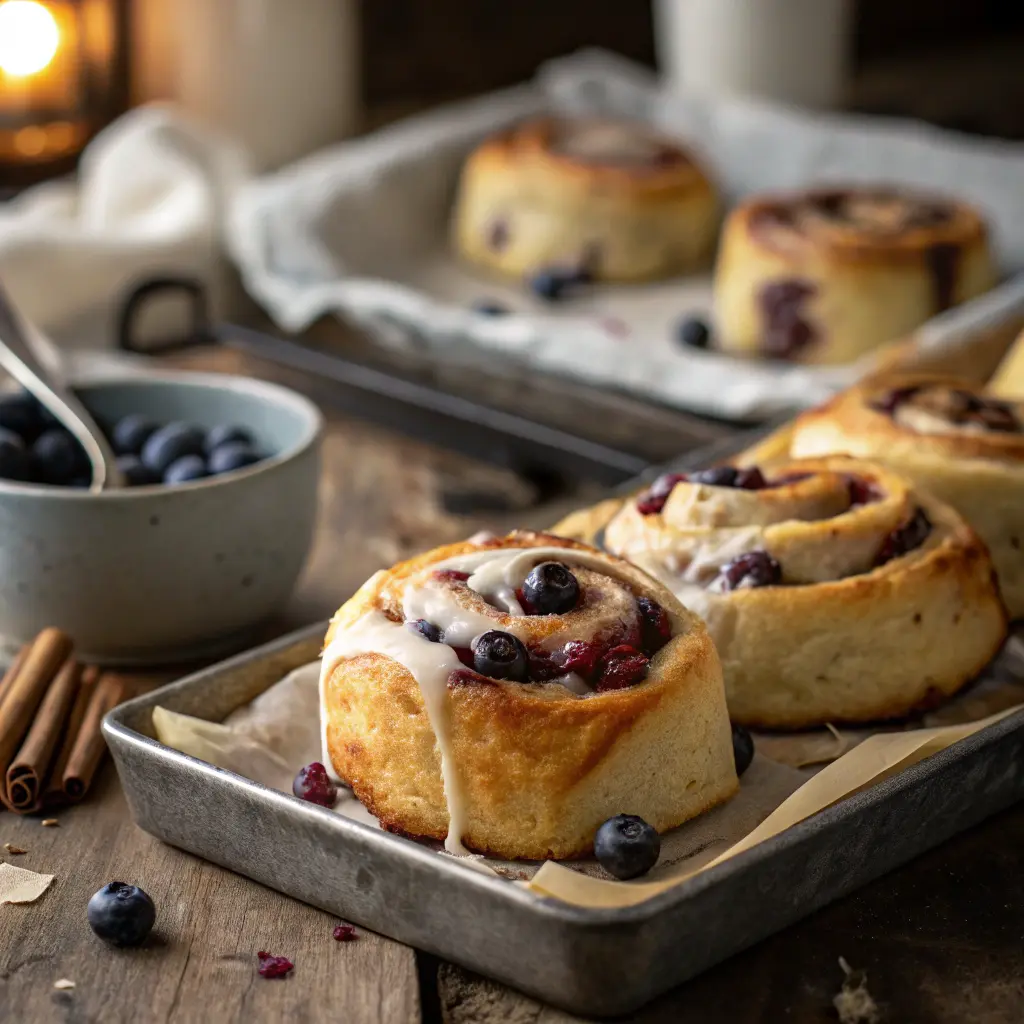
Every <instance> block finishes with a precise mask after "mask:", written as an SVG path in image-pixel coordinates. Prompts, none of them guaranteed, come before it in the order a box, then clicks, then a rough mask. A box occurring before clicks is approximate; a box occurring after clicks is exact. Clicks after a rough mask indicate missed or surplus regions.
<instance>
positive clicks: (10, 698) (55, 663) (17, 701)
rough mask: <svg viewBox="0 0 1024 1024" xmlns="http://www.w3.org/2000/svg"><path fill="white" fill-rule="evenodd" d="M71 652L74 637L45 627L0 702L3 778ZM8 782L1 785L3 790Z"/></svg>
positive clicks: (1, 775)
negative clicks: (54, 678)
mask: <svg viewBox="0 0 1024 1024" xmlns="http://www.w3.org/2000/svg"><path fill="white" fill-rule="evenodd" d="M70 653H71V640H70V639H68V637H67V636H66V635H65V634H64V633H62V632H61V631H60V630H59V629H52V628H51V629H44V630H43V631H42V632H41V633H40V634H39V636H37V637H36V638H35V640H33V641H32V644H31V646H30V647H29V649H28V651H27V653H26V654H25V658H24V660H23V661H22V663H21V665H20V667H19V669H18V671H17V673H16V674H15V675H14V676H13V677H12V679H11V681H10V682H9V683H8V684H7V685H6V686H5V693H4V696H3V702H2V703H0V778H6V776H7V768H8V766H9V765H10V762H11V757H12V755H13V754H14V752H15V751H16V750H17V749H18V748H19V746H20V745H21V741H22V739H23V738H24V736H25V733H26V732H27V731H28V728H29V725H30V724H31V722H32V716H33V715H34V714H35V713H36V709H37V708H38V707H39V705H40V703H41V702H42V700H43V697H44V696H45V694H46V690H47V688H48V687H49V685H50V683H51V682H52V680H53V677H54V676H55V675H56V674H57V671H58V669H60V667H61V665H63V664H64V662H65V661H66V660H67V658H68V655H69V654H70ZM2 790H6V786H3V787H0V791H2Z"/></svg>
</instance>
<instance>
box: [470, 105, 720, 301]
mask: <svg viewBox="0 0 1024 1024" xmlns="http://www.w3.org/2000/svg"><path fill="white" fill-rule="evenodd" d="M717 225H718V202H717V199H716V196H715V191H714V188H713V187H712V185H711V182H710V181H709V180H708V178H707V177H706V176H705V174H704V173H703V171H702V170H701V169H700V168H699V167H698V166H697V164H696V163H695V162H694V160H693V158H692V157H691V156H690V155H689V154H688V153H687V152H686V151H685V150H684V149H682V148H681V147H680V146H678V145H677V144H676V143H674V142H672V141H670V140H668V139H666V138H662V137H661V136H658V135H655V134H654V133H653V132H652V131H651V130H650V129H649V128H647V127H646V126H642V125H639V124H635V123H631V122H627V121H608V120H593V119H590V120H587V119H573V118H542V119H539V120H535V121H530V122H527V123H525V124H522V125H519V126H517V127H515V128H512V129H510V130H508V131H505V132H502V133H501V134H500V135H496V136H494V137H493V138H491V139H489V140H487V141H486V142H484V143H483V144H482V145H481V146H480V147H479V148H478V149H476V150H475V151H474V152H473V153H472V154H471V155H470V157H469V159H468V160H467V161H466V164H465V167H464V168H463V171H462V178H461V181H460V184H459V194H458V198H457V201H456V205H455V212H454V219H453V224H452V235H453V239H454V244H455V247H456V249H457V250H458V251H459V252H460V253H461V254H462V255H463V256H464V257H465V258H466V259H468V260H470V261H472V262H473V263H476V264H478V265H480V266H484V267H488V268H491V269H493V270H497V271H501V272H502V273H505V274H513V275H517V276H522V275H526V274H532V273H534V272H536V271H540V270H544V269H546V268H549V267H561V268H576V269H578V270H579V272H580V273H581V274H582V275H584V276H585V277H587V278H588V279H593V280H600V281H637V280H648V279H653V278H661V277H670V276H672V275H674V274H683V273H688V272H690V271H692V270H694V269H696V268H697V267H699V266H701V265H703V264H704V263H706V262H708V261H709V260H710V257H711V252H712V248H713V246H714V240H715V232H716V228H717Z"/></svg>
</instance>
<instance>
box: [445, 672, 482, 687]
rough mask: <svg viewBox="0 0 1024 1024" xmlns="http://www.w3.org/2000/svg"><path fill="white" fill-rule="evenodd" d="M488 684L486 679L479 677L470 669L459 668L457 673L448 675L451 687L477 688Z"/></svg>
mask: <svg viewBox="0 0 1024 1024" xmlns="http://www.w3.org/2000/svg"><path fill="white" fill-rule="evenodd" d="M486 682H487V680H486V679H484V678H483V677H482V676H479V675H477V673H476V672H474V671H473V670H472V669H469V668H457V669H455V671H453V672H449V673H448V685H449V686H476V685H478V684H480V683H486Z"/></svg>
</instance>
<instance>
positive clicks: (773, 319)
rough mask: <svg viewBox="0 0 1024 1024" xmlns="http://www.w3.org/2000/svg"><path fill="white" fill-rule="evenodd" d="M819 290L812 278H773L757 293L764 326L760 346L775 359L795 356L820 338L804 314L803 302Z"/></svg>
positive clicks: (767, 354)
mask: <svg viewBox="0 0 1024 1024" xmlns="http://www.w3.org/2000/svg"><path fill="white" fill-rule="evenodd" d="M816 292H817V288H816V287H815V285H813V284H811V282H809V281H800V280H797V279H795V278H794V279H792V280H787V281H774V282H772V283H770V284H766V285H765V286H764V287H763V288H762V289H761V291H760V292H759V293H758V296H757V302H758V305H759V306H760V308H761V318H762V321H763V324H764V326H763V329H762V335H761V349H762V351H763V352H764V354H765V355H766V356H768V357H769V358H774V359H792V358H793V357H794V356H796V355H798V354H799V353H800V352H801V351H803V350H804V349H805V348H807V347H808V346H809V345H811V344H812V343H813V342H814V341H815V340H816V337H817V333H816V331H815V329H814V328H813V327H812V326H811V324H810V322H809V321H808V320H807V319H806V317H805V315H804V305H805V303H806V302H807V300H808V299H810V298H811V297H812V296H813V295H814V294H815V293H816Z"/></svg>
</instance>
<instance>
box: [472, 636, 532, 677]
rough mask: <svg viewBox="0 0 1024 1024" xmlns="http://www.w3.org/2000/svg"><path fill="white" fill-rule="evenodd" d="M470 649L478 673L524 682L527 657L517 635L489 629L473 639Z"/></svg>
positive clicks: (527, 663) (527, 662)
mask: <svg viewBox="0 0 1024 1024" xmlns="http://www.w3.org/2000/svg"><path fill="white" fill-rule="evenodd" d="M472 651H473V668H474V669H475V670H476V671H477V672H479V673H480V675H482V676H488V677H490V678H491V679H511V680H513V681H514V682H517V683H525V682H526V677H527V671H528V665H529V658H528V656H527V653H526V648H525V647H524V646H523V645H522V643H521V642H520V640H519V638H518V637H514V636H513V635H512V634H511V633H503V632H502V631H501V630H500V629H489V630H488V631H487V632H486V633H481V634H480V636H478V637H476V638H475V639H474V640H473V643H472Z"/></svg>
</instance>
